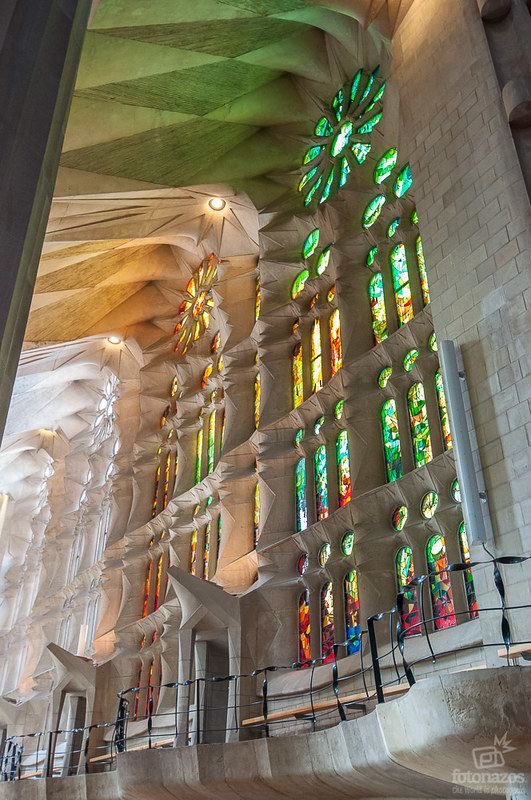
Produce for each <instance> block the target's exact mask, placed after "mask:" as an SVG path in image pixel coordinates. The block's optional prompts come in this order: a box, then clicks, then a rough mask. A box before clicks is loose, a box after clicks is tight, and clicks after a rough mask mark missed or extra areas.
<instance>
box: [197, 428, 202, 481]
mask: <svg viewBox="0 0 531 800" xmlns="http://www.w3.org/2000/svg"><path fill="white" fill-rule="evenodd" d="M200 422H201V427H200V428H199V430H198V431H197V445H196V455H195V482H196V483H201V478H202V477H203V420H202V418H200Z"/></svg>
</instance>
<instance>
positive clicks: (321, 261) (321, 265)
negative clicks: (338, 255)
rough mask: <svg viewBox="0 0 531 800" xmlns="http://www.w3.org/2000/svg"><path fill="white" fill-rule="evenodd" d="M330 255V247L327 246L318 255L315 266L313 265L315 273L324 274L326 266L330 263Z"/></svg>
mask: <svg viewBox="0 0 531 800" xmlns="http://www.w3.org/2000/svg"><path fill="white" fill-rule="evenodd" d="M331 253H332V245H331V244H329V245H327V247H325V248H324V250H323V251H322V252H321V253H320V254H319V257H318V259H317V264H316V265H315V271H316V272H317V274H318V275H322V274H323V272H325V270H326V269H327V267H328V264H329V262H330V255H331Z"/></svg>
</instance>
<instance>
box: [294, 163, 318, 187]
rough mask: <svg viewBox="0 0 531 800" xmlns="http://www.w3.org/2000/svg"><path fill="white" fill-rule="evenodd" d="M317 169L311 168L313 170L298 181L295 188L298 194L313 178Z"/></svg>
mask: <svg viewBox="0 0 531 800" xmlns="http://www.w3.org/2000/svg"><path fill="white" fill-rule="evenodd" d="M317 169H318V167H313V169H310V170H308V172H307V173H306V174H305V175H303V176H302V178H301V179H300V181H299V185H298V187H297V188H298V190H299V192H302V190H303V189H304V187H305V186H306V184H307V183H309V182H310V181H311V179H312V178H313V176H314V175H315V173H316V172H317Z"/></svg>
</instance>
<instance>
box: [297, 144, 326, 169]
mask: <svg viewBox="0 0 531 800" xmlns="http://www.w3.org/2000/svg"><path fill="white" fill-rule="evenodd" d="M322 150H324V148H323V147H322V146H321V145H318V144H316V145H314V146H313V147H310V149H309V150H307V151H306V153H305V154H304V160H303V162H302V163H303V164H309V163H310V161H313V160H314V158H317V156H318V155H319V154H320V153H321V151H322Z"/></svg>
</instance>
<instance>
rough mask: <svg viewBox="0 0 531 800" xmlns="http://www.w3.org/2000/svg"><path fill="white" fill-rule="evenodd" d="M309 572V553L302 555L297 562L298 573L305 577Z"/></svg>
mask: <svg viewBox="0 0 531 800" xmlns="http://www.w3.org/2000/svg"><path fill="white" fill-rule="evenodd" d="M307 570H308V553H301V554H300V556H299V558H298V560H297V572H298V573H299V575H304V573H305V572H307Z"/></svg>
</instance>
